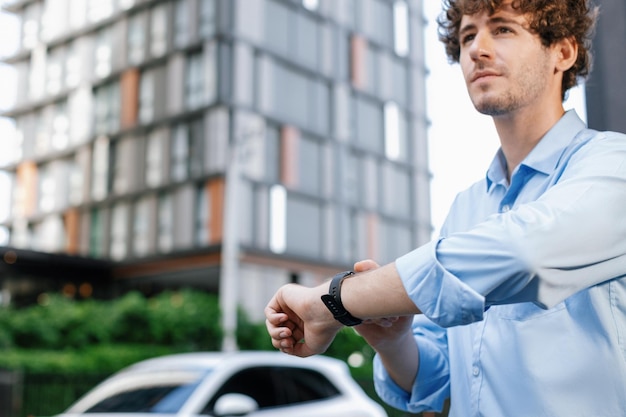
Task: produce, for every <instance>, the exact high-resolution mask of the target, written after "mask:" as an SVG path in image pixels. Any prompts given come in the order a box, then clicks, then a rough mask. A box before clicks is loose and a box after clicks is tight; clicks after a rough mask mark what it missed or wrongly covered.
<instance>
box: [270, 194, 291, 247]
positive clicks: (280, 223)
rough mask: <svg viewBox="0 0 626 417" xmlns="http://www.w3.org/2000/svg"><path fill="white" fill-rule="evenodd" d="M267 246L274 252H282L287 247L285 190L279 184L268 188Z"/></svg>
mask: <svg viewBox="0 0 626 417" xmlns="http://www.w3.org/2000/svg"><path fill="white" fill-rule="evenodd" d="M269 235H270V239H269V246H270V250H271V251H272V252H274V253H283V252H285V249H286V247H287V191H286V190H285V187H283V186H281V185H274V186H272V188H270V230H269Z"/></svg>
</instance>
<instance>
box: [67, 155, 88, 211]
mask: <svg viewBox="0 0 626 417" xmlns="http://www.w3.org/2000/svg"><path fill="white" fill-rule="evenodd" d="M68 181H69V196H68V201H69V203H70V204H72V205H78V204H80V203H82V202H83V188H84V181H85V179H84V175H83V168H82V166H81V164H80V160H79V156H78V155H77V156H76V159H75V160H74V161H72V162H71V164H70V168H69V179H68Z"/></svg>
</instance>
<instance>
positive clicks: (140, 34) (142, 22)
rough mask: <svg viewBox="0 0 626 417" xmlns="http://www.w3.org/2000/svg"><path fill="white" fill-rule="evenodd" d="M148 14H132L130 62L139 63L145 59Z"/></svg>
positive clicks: (129, 46)
mask: <svg viewBox="0 0 626 417" xmlns="http://www.w3.org/2000/svg"><path fill="white" fill-rule="evenodd" d="M145 50H146V15H145V14H144V13H141V14H136V15H134V16H132V17H131V18H130V20H129V22H128V56H127V59H128V63H129V64H131V65H138V64H140V63H142V62H143V60H144V59H145Z"/></svg>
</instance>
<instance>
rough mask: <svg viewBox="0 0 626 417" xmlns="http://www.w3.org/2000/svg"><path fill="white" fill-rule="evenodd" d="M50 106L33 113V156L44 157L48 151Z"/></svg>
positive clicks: (50, 118) (50, 123) (50, 124)
mask: <svg viewBox="0 0 626 417" xmlns="http://www.w3.org/2000/svg"><path fill="white" fill-rule="evenodd" d="M52 114H53V109H52V105H48V106H46V107H44V108H42V109H41V110H39V111H38V112H36V113H35V115H34V117H35V143H34V151H35V155H45V154H47V153H48V152H49V150H50V137H51V136H50V128H51V126H52Z"/></svg>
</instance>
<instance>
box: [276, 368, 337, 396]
mask: <svg viewBox="0 0 626 417" xmlns="http://www.w3.org/2000/svg"><path fill="white" fill-rule="evenodd" d="M277 372H278V374H279V375H278V379H279V380H280V381H283V387H284V389H285V391H286V396H287V402H288V403H300V402H306V401H316V400H323V399H325V398H330V397H334V396H336V395H338V394H339V390H338V389H337V387H336V386H335V385H334V384H333V383H331V382H330V381H329V380H328V378H326V377H325V376H324V375H322V374H321V373H319V372H316V371H313V370H311V369H300V368H288V367H285V368H279V369H277Z"/></svg>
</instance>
